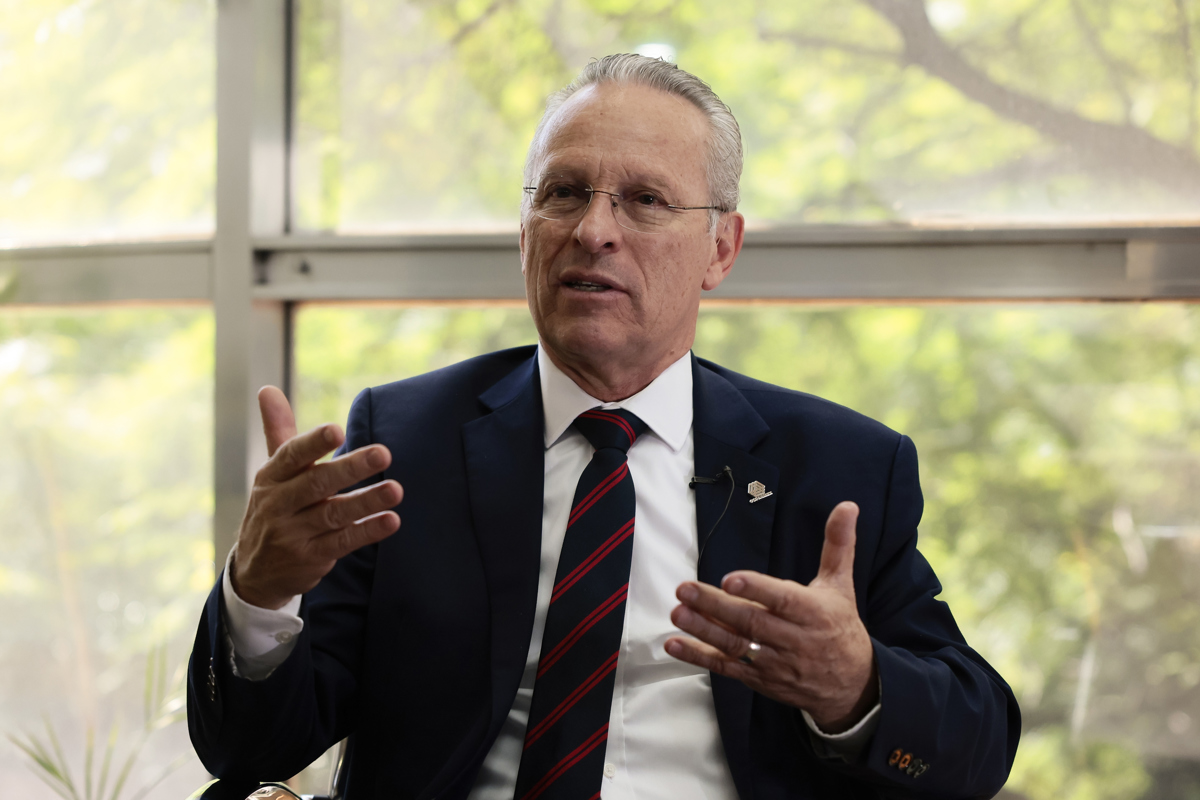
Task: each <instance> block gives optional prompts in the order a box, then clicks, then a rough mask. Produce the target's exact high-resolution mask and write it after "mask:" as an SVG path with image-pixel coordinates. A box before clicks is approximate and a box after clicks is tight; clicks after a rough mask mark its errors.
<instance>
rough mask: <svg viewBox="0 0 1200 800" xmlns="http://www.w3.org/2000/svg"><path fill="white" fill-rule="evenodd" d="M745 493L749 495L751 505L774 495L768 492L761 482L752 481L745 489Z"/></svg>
mask: <svg viewBox="0 0 1200 800" xmlns="http://www.w3.org/2000/svg"><path fill="white" fill-rule="evenodd" d="M746 491H747V492H749V493H750V502H751V503H757V502H758V501H759V500H765V499H767V498H768V497H770V496H771V495H773V494H775V493H774V492H768V491H767V487H766V486H765V485H764V484H763V482H762V481H752V482H751V483H750V485H749V486H747V487H746Z"/></svg>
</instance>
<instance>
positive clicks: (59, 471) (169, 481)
mask: <svg viewBox="0 0 1200 800" xmlns="http://www.w3.org/2000/svg"><path fill="white" fill-rule="evenodd" d="M212 369H213V319H212V314H211V313H210V312H209V311H208V310H207V309H203V308H174V309H160V308H123V309H122V308H118V309H107V310H87V309H63V308H56V309H40V310H30V309H12V308H7V309H5V310H4V313H3V314H2V315H0V617H2V618H3V619H4V625H3V626H2V627H0V720H2V721H3V724H2V726H0V734H6V735H15V736H17V737H18V740H19V741H21V742H23V743H25V744H27V745H30V744H31V743H32V742H33V741H34V738H33V737H39V738H41V739H42V741H43V742H45V741H48V737H47V736H44V735H43V733H42V731H43V720H46V722H47V723H48V724H49V725H51V726H52V727H53V729H54V730H55V731H56V732H57V736H58V738H59V741H60V742H61V747H62V749H63V752H64V753H65V756H63V757H61V758H59V759H58V762H61V763H58V767H57V768H59V771H62V769H61V768H62V767H64V766H65V767H67V768H69V770H70V772H71V774H73V775H75V776H76V778H75V780H76V782H80V781H82V780H83V778H82V777H80V776H86V775H88V774H92V773H95V774H99V770H100V767H101V765H102V753H105V752H109V753H112V754H113V755H112V756H111V759H112V766H111V773H110V778H111V780H110V783H109V787H110V790H115V788H116V786H115V780H116V777H117V775H118V774H119V773H120V772H121V771H122V769H123V767H122V765H123V763H124V761H125V759H126V758H127V757H128V754H130V753H131V752H140V754H141V755H140V758H139V759H138V760H137V762H136V764H135V765H134V766H133V767H132V768H131V772H129V773H128V774H127V776H126V781H125V784H124V785H125V787H126V788H127V789H128V790H129V791H130V792H131V793H134V794H135V793H136V791H137V790H138V789H140V788H141V787H143V786H147V785H150V784H152V783H153V782H154V781H155V779H156V778H157V777H158V776H159V774H160V773H161V772H162V771H163V769H164V768H165V767H166V766H167V765H168V764H171V763H172V762H174V761H175V759H177V758H178V757H179V756H180V755H181V754H183V755H187V756H188V758H187V759H186V766H184V767H183V768H182V769H180V771H178V772H176V773H174V774H172V775H171V776H170V778H169V779H168V780H167V781H166V782H165V783H163V784H162V785H161V786H159V787H158V790H159V791H161V792H163V794H161V795H155V796H163V797H170V796H175V797H186V796H187V794H188V793H189V792H190V791H191V790H192V789H193V788H195V786H197V785H199V783H200V782H201V779H202V777H203V774H204V773H203V769H202V768H200V766H199V763H198V761H197V760H196V758H195V755H194V754H193V753H192V752H191V747H190V745H189V744H188V742H187V733H186V730H185V729H184V728H185V726H172V727H170V728H166V729H163V730H161V731H159V732H157V733H156V734H155V735H154V736H153V737H152V738H150V739H148V740H147V741H146V742H144V743H143V744H137V741H138V738H137V732H138V731H140V730H142V729H143V728H145V729H146V731H150V730H151V729H153V728H154V724H152V723H154V722H155V720H157V719H158V717H154V718H153V719H151V718H150V717H145V718H144V717H143V713H142V712H143V707H145V708H147V709H151V710H154V711H155V712H156V713H157V712H158V711H159V710H161V709H160V708H159V707H160V706H161V705H162V703H160V702H159V700H161V699H162V697H161V695H163V694H164V692H162V691H158V690H161V689H164V688H165V681H163V680H162V679H161V677H160V678H156V679H155V680H154V681H148V680H147V675H148V674H149V673H148V671H147V670H146V668H145V665H146V663H147V661H146V653H147V652H151V651H153V652H155V653H156V656H155V658H156V659H157V661H156V662H155V663H156V664H159V665H160V666H159V667H157V670H158V671H159V672H164V673H165V674H170V673H172V672H173V671H174V670H175V668H176V666H177V665H179V664H181V663H182V662H183V660H184V658H185V657H186V654H187V653H188V651H189V648H190V645H191V639H192V636H193V634H194V632H195V626H196V620H197V618H198V614H199V609H200V607H201V605H202V603H203V598H204V597H205V596H206V595H207V593H208V590H209V588H210V587H211V585H212V578H213V552H212V502H213V501H212V478H211V475H212V424H213V423H212V392H213V380H212ZM152 689H153V690H155V691H157V695H156V696H158V699H157V700H155V701H154V702H149V700H148V698H147V692H150V690H152ZM151 693H152V694H153V692H151ZM178 710H179V709H178V708H177V707H172V708H170V709H167V710H166V712H164V713H167V714H168V716H169V714H170V713H174V712H175V711H178ZM111 730H116V731H117V732H118V738H117V740H116V743H115V744H114V745H112V746H111V747H110V745H109V744H106V741H108V740H107V738H106V737H107V734H108V733H109V731H111ZM89 736H94V737H95V738H96V739H97V740H98V742H93V745H92V746H91V747H89V746H88V738H87V737H89ZM0 743H3V746H0V785H2V786H3V788H2V789H0V794H3V796H5V797H21V798H30V799H31V800H32V798H44V797H45V798H48V797H52V796H53V795H52V794H51V791H50V789H49V788H47V787H46V786H43V785H41V784H40V783H39V782H38V781H37V779H36V778H35V777H34V773H33V772H30V771H29V769H28V766H29V763H28V761H27V759H26V758H25V757H24V756H23V755H22V753H21V751H19V750H18V749H17V748H16V747H11V746H10V745H9V742H8V741H7V740H5V739H4V738H3V737H0ZM87 752H93V753H94V759H93V763H92V764H91V765H90V767H91V769H89V765H87V764H85V763H84V762H85V759H84V754H85V753H87ZM60 788H63V787H60ZM172 792H173V793H174V794H173V795H172V794H171V793H172ZM123 796H124V795H123Z"/></svg>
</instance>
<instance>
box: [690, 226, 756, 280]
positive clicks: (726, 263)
mask: <svg viewBox="0 0 1200 800" xmlns="http://www.w3.org/2000/svg"><path fill="white" fill-rule="evenodd" d="M721 217H722V218H721V220H719V221H718V222H717V238H716V241H715V242H714V243H713V251H712V261H711V262H710V263H709V265H708V269H707V270H706V271H705V273H704V282H703V283H702V284H700V286H701V288H703V289H704V291H706V292H711V291H712V290H713V289H715V288H717V287H718V286H720V285H721V281H723V280H725V276H726V275H728V274H729V270H731V269H733V262H734V261H737V257H738V253H740V252H742V241H743V239H744V238H745V235H746V218H745V217H743V216H742V215H741V214H739V213H737V212H736V211H731V212H729V213H727V214H722V215H721Z"/></svg>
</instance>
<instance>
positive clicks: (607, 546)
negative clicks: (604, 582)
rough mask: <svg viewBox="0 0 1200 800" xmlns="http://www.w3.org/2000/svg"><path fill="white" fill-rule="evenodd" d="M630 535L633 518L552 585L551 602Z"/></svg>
mask: <svg viewBox="0 0 1200 800" xmlns="http://www.w3.org/2000/svg"><path fill="white" fill-rule="evenodd" d="M630 536H633V520H629V522H626V523H625V524H624V525H622V526H621V529H620V530H619V531H617V532H616V533H614V534H613V535H612V536H610V537H608V539H607V540H606V541H605V542H604V544H602V545H600V546H599V547H597V548H596V550H595V552H593V553H592V554H591V555H590V556H588V557H587V558H585V559H584V560H583V561H582V562H581V563H580V564H579V566H578V567H576V568H575V569H573V570H571V573H570V574H569V575H566V576H565V577H563V579H562V580H561V581H559V582H558V584H557V585H556V586H555V587H554V593H553V594H551V595H550V602H551V603H553V602H554V601H555V600H557V599H558V598H560V597H562V594H563V592H565V591H566V590H567V589H570V588H571V587H572V586H574V585H575V584H576V583H578V582H579V579H580V578H582V577H583V576H584V575H587V574H588V573H589V572H591V570H592V567H594V566H596V565H597V564H599V563H600V562H601V561H603V560H604V557H605V556H607V555H608V554H609V553H611V552H612V551H613V550H615V549H617V546H618V545H620V544H621V542H623V541H625V540H626V539H628V538H629V537H630Z"/></svg>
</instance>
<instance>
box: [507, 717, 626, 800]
mask: <svg viewBox="0 0 1200 800" xmlns="http://www.w3.org/2000/svg"><path fill="white" fill-rule="evenodd" d="M607 739H608V723H607V722H606V723H604V727H602V728H601V729H600V730H598V731H596V732H595V733H593V734H592V735H591V736H589V737H588V738H587V739H585V740H584V742H583V744H581V745H579V747H576V748H575V749H574V750H572V751H571V752H569V753H567V754H566V755H565V756H563V759H562V761H559V762H558V763H557V764H555V765H554V767H553V768H552V769H551V770H550V771H549V772H547V773H546V774H545V775H544V776H543V777H542V779H541V780H540V781H538V782H537V783H535V784H534V785H533V788H532V789H530V790H529V791H528V792H526V793H525V796H524V797H522V798H521V800H536V798H537V797H539V796H540V795H541V794H542V792H544V791H546V790H547V789H549V788H550V785H551V784H553V783H554V782H555V781H556V780H558V779H559V778H561V777H562V776H563V774H564V773H565V772H566V771H567V770H569V769H570V768H571V767H573V766H575V765H576V764H578V763H579V762H580V761H582V760H583V759H584V758H586V757H587V754H588V753H590V752H592V751H593V750H595V749H596V748H597V747H598V746H599V745H600V744H601V743H602V742H604V741H605V740H607Z"/></svg>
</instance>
